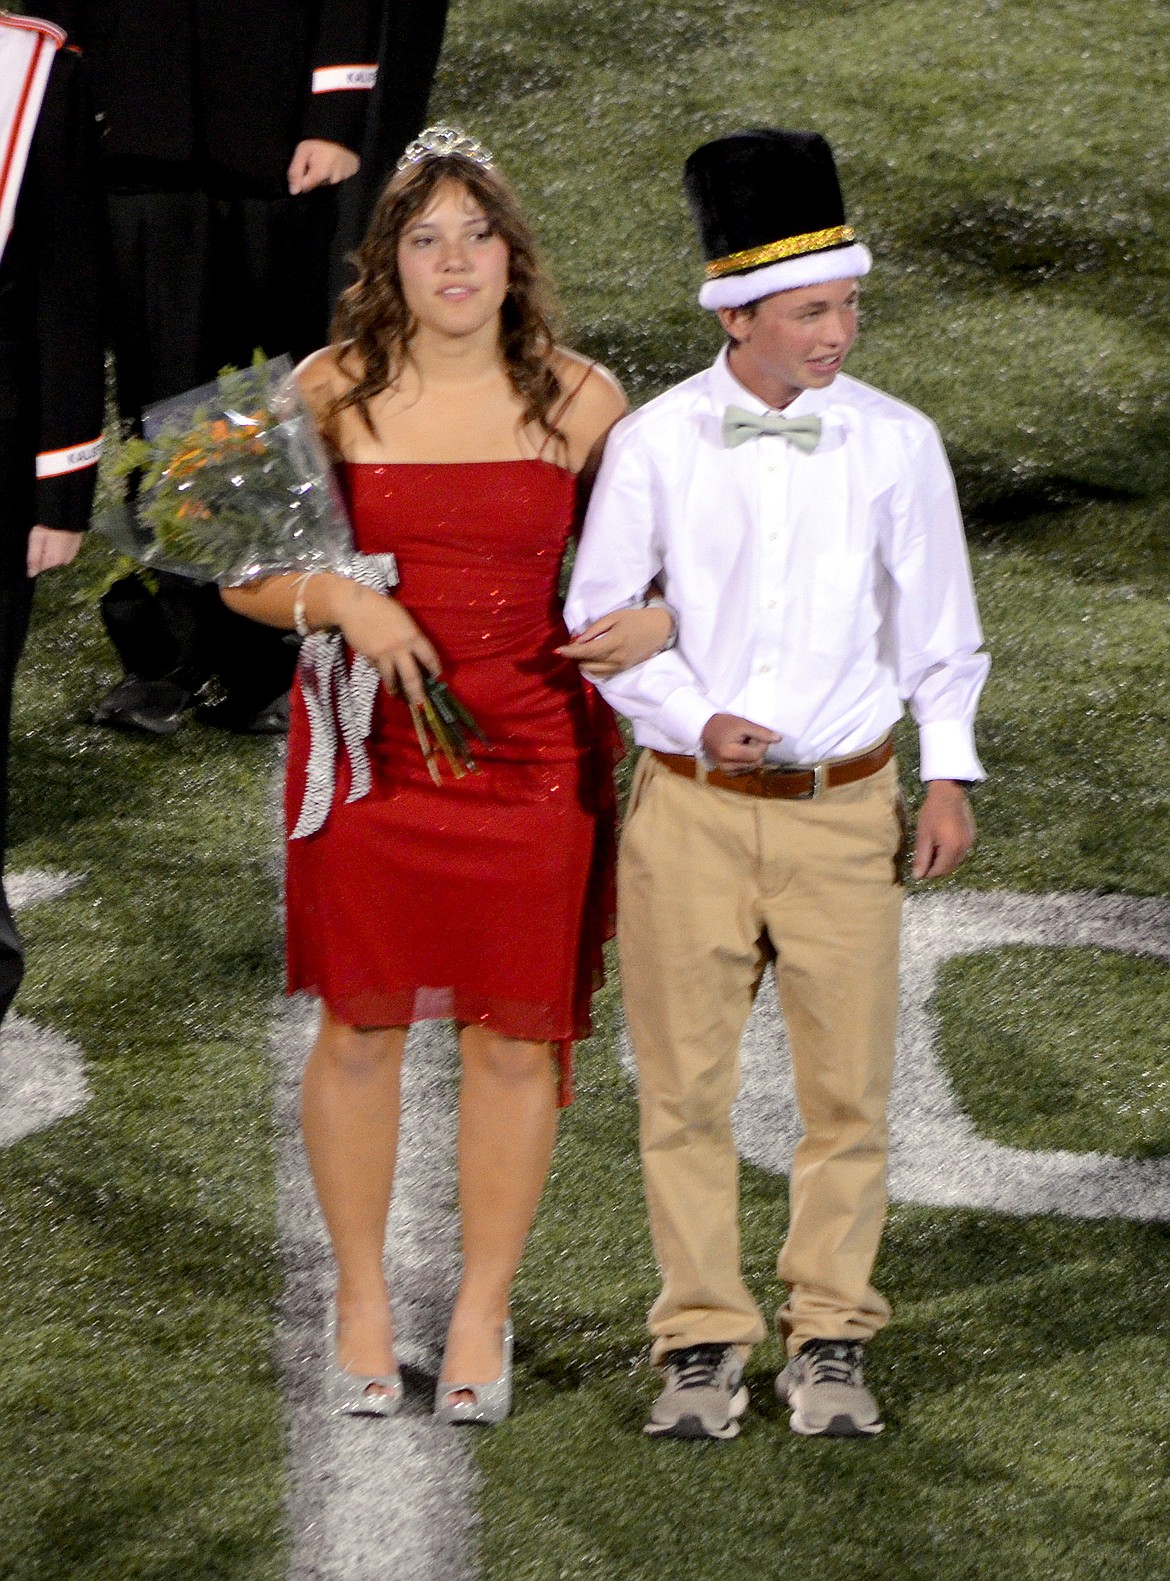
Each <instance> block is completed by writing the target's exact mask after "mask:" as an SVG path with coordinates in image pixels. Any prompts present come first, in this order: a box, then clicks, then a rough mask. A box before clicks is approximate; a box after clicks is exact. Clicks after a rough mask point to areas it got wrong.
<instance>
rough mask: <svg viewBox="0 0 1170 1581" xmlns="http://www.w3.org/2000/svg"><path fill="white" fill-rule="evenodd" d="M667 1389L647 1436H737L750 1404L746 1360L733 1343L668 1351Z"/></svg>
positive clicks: (656, 1404)
mask: <svg viewBox="0 0 1170 1581" xmlns="http://www.w3.org/2000/svg"><path fill="white" fill-rule="evenodd" d="M662 1372H663V1375H664V1376H665V1378H666V1387H665V1389H663V1391H662V1393H661V1394H660V1395H659V1396H658V1398H657V1400H655V1402H654V1405H653V1408H652V1410H651V1412H650V1420H649V1421H648V1422H647V1423H646V1425H645V1427H644V1428H643V1429H642V1431H643V1432H644V1433H645V1434H646V1436H647V1437H648V1438H734V1437H735V1436H736V1434H737V1433H738V1432H739V1418H740V1417H741V1416H742V1415H743V1413H744V1412H745V1411H746V1410H747V1408H748V1392H747V1389H746V1388H745V1387H744V1382H743V1362H742V1361H741V1360H740V1358H739V1353H738V1352H737V1350H736V1348H735V1346H734V1345H687V1346H685V1347H684V1348H683V1349H682V1350H672V1351H668V1352H667V1356H666V1360H665V1361H664V1362H663V1364H662Z"/></svg>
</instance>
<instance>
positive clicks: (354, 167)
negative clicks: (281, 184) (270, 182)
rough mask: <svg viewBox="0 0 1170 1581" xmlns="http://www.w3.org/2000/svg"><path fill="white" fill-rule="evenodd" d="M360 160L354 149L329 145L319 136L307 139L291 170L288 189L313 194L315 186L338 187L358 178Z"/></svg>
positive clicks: (293, 158) (336, 144)
mask: <svg viewBox="0 0 1170 1581" xmlns="http://www.w3.org/2000/svg"><path fill="white" fill-rule="evenodd" d="M360 164H361V160H360V159H359V158H358V156H357V155H356V154H355V153H354V152H353V150H352V149H351V148H343V147H342V145H341V144H340V143H326V142H325V141H323V139H321V138H320V137H306V138H305V140H304V142H303V143H298V144H297V146H296V151H295V153H294V154H293V156H292V163H291V164H290V165H289V167H288V190H289V191H290V192H291V193H292V194H293V196H294V197H295V196H296V194H297V193H298V192H312V190H313V188H314V187H335V186H336V185H337V184H338V182H339V181H348V180H349V178H350V176H356V175H357V172H358V166H359V165H360Z"/></svg>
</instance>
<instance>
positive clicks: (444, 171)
mask: <svg viewBox="0 0 1170 1581" xmlns="http://www.w3.org/2000/svg"><path fill="white" fill-rule="evenodd" d="M445 181H457V182H458V183H459V185H460V186H462V187H463V188H464V190H465V191H466V192H467V193H468V194H469V195H470V196H471V197H472V198H474V199H475V201H476V202H477V203H479V204H480V206H481V207H482V209H483V212H484V214H485V216H486V218H487V220H488V223H489V224H490V226H491V228H492V230H493V231H494V232H495V234H496V235H498V236H501V237H503V239H504V241H505V242H506V243H507V247H508V294H507V296H506V297H505V299H504V304H503V307H502V308H501V311H500V350H501V352H502V353H503V357H504V364H505V367H506V368H507V372H508V377H509V379H510V380H511V382H512V386H513V388H514V389H515V391H516V393H517V395H518V396H519V397H520V399H521V400H522V401H523V402H524V422H525V423H537V424H539V425H540V427H541V428H543V429H544V431H545V433H546V434H548V435H549V436H550V437H552V438H554V439H557V440H559V441H561V443H565V442H566V440H565V436H564V434H563V433H562V432H561V430H560V429H559V428H558V427H557V426H556V423H555V421H554V419H553V413H554V410H555V408H556V405H557V402H558V400H559V399H560V397H561V395H562V385H561V381H560V379H558V377H557V375H556V372H555V370H554V368H553V366H552V362H551V357H552V353H553V351H554V350H555V349H556V345H557V335H556V328H557V327H558V326H559V323H560V312H559V309H558V307H557V304H556V299H555V297H554V296H553V292H552V288H551V286H550V284H549V282H548V278H547V276H546V275H545V273H544V270H543V268H542V266H541V263H540V259H539V257H538V254H537V249H536V240H535V237H534V236H533V234H532V231H531V230H530V229H529V226H528V222H527V221H526V220H525V218H524V216H523V214H522V213H521V212H520V205H519V204H518V202H517V201H516V197H515V194H514V193H513V192H512V189H511V188H510V187H509V186H508V184H507V182H506V181H505V180H504V179H503V177H502V176H501V175H499V174H498V173H497V172H496V171H495V170H493V169H488V168H485V167H484V166H483V165H480V164H477V163H476V162H475V161H474V160H473V159H469V158H467V156H466V155H464V154H457V153H447V154H432V155H429V156H428V157H427V158H425V159H422V160H420V161H419V162H418V163H417V164H413V165H408V166H407V168H406V169H405V170H400V171H399V172H398V173H397V174H396V175H395V176H393V177H392V178H391V180H390V181H389V182H387V184H386V186H385V187H384V188H383V190H382V194H381V196H380V197H379V199H378V202H377V205H376V206H375V208H374V213H373V217H372V219H371V220H370V228H369V230H368V231H367V232H366V235H365V239H364V240H363V241H362V244H361V246H360V247H359V248H358V250H357V253H356V255H355V257H356V262H357V266H358V277H357V279H356V280H355V281H354V283H353V285H351V286H350V287H349V288H348V290H346V291H345V292H343V293H342V296H341V298H340V300H339V302H338V304H337V311H336V313H335V314H334V318H333V328H332V342H333V344H334V345H335V346H336V347H338V348H339V350H338V364H339V366H340V367H341V369H342V371H343V372H349V369H348V368H347V367H346V364H347V362H349V361H350V359H352V360H353V363H354V364H355V365H356V366H355V368H354V375H356V376H355V377H354V383H353V385H352V386H351V388H350V389H348V390H346V391H345V393H344V394H342V395H339V396H337V397H336V398H335V399H334V400H333V401H331V402H330V403H329V405H328V406H327V407H326V409H325V411H324V413H323V416H322V427H323V428H324V429H325V431H326V433H330V432H331V431H332V430H333V429H334V427H335V425H336V420H337V418H338V417H339V416H340V415H341V413H342V412H343V411H345V410H346V409H347V408H349V407H356V408H357V410H358V412H359V413H360V415H361V417H362V420H363V422H364V423H365V425H366V427H367V428H368V429H369V430H370V432H371V433H373V431H374V427H373V423H372V421H371V419H370V404H369V403H370V402H371V401H372V400H373V399H374V397H375V396H377V395H380V394H381V393H382V391H383V390H386V389H389V388H390V386H391V385H393V384H394V383H395V381H396V380H397V379H398V377H399V375H400V374H401V372H402V369H403V367H404V365H405V363H406V360H407V358H408V356H409V354H410V352H409V349H410V342H411V339H412V337H413V335H414V333H415V329H416V327H417V326H416V325H415V322H414V320H413V318H412V316H411V313H410V309H409V308H408V307H407V305H406V299H405V297H404V296H403V293H402V281H401V279H400V277H399V273H398V243H399V238H400V237H401V236H402V233H403V231H404V230H405V229H406V227H407V225H408V224H409V223H410V221H411V220H412V219H414V218H415V216H416V215H418V214H420V213H421V212H422V211H423V210H424V209H426V208H427V207H428V205H429V204H430V202H431V199H432V197H433V196H434V194H435V192H436V191H437V190H438V188H439V187H440V186H441V185H442V184H443V182H445ZM354 375H351V376H354Z"/></svg>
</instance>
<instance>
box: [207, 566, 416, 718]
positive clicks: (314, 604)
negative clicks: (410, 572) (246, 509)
mask: <svg viewBox="0 0 1170 1581" xmlns="http://www.w3.org/2000/svg"><path fill="white" fill-rule="evenodd" d="M220 597H221V598H222V599H223V601H224V603H225V604H226V605H227V607H228V608H229V609H232V610H235V612H236V614H237V615H246V616H248V618H249V619H251V620H258V621H260V622H262V623H263V624H264V625H266V626H279V627H281V628H282V629H284V630H285V631H292V630H294V629H297V626H298V616H299V617H300V628H299V629H300V630H301V632H302V634H303V633H304V631H306V630H308V631H323V630H327V629H330V628H332V629H334V630H336V631H340V632H341V635H342V636H343V637H344V638H345V640H346V642H347V643H348V644H349V646H350V647H351V648H352V649H353V651H354V652H355V653H360V654H362V655H363V656H364V657H365V658H367V659H369V660H370V662H371V663H372V664H374V665H376V666H377V668H378V671H379V673H380V674H381V676H382V681H383V684H384V685H385V687H386V690H387V691H388V692H397V691H402V692H404V693H405V694H406V696H407V697H408V698H409V700H410V701H411V702H412V703H419V704H421V703H422V701H423V688H422V672H423V670H429V671H430V673H431V674H432V675H438V674H439V672H440V670H441V669H442V664H441V661H440V659H439V655H438V653H437V652H436V651H435V648H434V645H433V644H432V643H431V641H430V639H429V638H428V637H427V636H426V635H425V633H424V632H423V631H422V630H421V629H420V628H419V626H418V625H417V624H416V622H415V620H414V618H413V616H411V615H410V614H408V612H407V611H406V610H405V609H403V607H402V605H401V604H400V603H399V602H398V601H397V599H394V598H390V597H389V596H388V595H386V594H385V593H376V592H375V591H374V590H373V588H370V587H363V586H362V584H361V583H360V582H353V581H351V580H350V579H349V577H345V576H339V575H338V574H337V573H336V572H334V571H311V572H309V573H308V575H306V574H305V573H304V572H300V573H293V574H291V575H288V576H270V577H266V578H265V579H264V581H262V582H253V583H250V584H249V585H248V586H247V587H225V588H221V589H220Z"/></svg>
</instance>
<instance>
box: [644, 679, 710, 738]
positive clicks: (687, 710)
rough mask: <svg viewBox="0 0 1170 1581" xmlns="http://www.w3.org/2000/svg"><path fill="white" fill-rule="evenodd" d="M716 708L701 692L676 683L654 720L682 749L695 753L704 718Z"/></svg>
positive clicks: (708, 716) (704, 722) (705, 725)
mask: <svg viewBox="0 0 1170 1581" xmlns="http://www.w3.org/2000/svg"><path fill="white" fill-rule="evenodd" d="M718 712H719V710H718V709H717V708H715V707H713V706H712V704H711V703H709V702H708V701H707V699H706V698H705V697H704V696H703V694H702V693H701V692H699V691H694V690H692V689H691V688H690V687H689V686H680V687H679V688H678V690H677V691H674V692H671V694H670V696H669V697H668V698H667V699H666V701H665V702H664V703H662V704H661V705H660V707H659V708H658V710H657V713H656V715H655V719H654V723H655V725H656V726H657V727H658V729H659V730H662V731H665V733H666V734H667V735H668V736H669V737H670V738H671V740H672V741H677V742H678V744H679V747H680V749H681V750H682V751H683V752H692V753H698V751H699V749H700V747H701V746H702V742H703V731H704V730H705V729H706V727H707V721H708V720H709V719H713V718H714V717H715V715H716V714H717V713H718Z"/></svg>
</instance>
